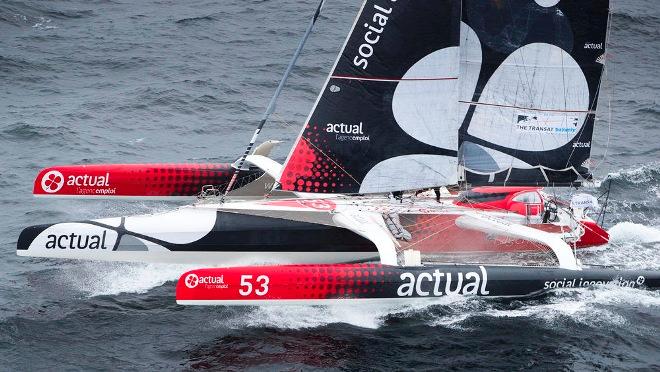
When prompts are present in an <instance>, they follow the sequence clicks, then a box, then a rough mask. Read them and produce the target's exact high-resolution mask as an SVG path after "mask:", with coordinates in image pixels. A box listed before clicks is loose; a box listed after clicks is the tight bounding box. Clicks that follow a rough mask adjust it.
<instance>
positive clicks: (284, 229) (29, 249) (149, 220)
mask: <svg viewBox="0 0 660 372" xmlns="http://www.w3.org/2000/svg"><path fill="white" fill-rule="evenodd" d="M17 254H18V255H20V256H33V257H52V258H68V259H86V260H107V261H139V262H162V263H197V264H210V265H222V266H225V265H231V264H243V265H245V264H248V263H261V264H265V263H279V264H282V263H329V262H352V261H356V260H365V259H374V258H377V257H378V250H377V249H376V247H375V245H374V244H373V243H372V242H371V241H369V240H368V239H365V238H363V237H361V236H359V235H357V234H355V233H354V232H352V231H350V230H348V229H344V228H341V227H335V226H329V225H323V224H319V223H312V222H301V221H292V220H286V219H281V218H271V217H265V216H250V215H244V214H237V213H230V212H222V211H217V210H216V209H214V208H181V209H178V210H175V211H173V212H168V213H161V214H155V215H144V216H133V217H122V218H109V219H101V220H93V221H82V222H74V223H59V224H53V225H37V226H32V227H29V228H26V229H25V230H23V232H22V233H21V235H20V237H19V240H18V249H17Z"/></svg>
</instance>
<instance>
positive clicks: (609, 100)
mask: <svg viewBox="0 0 660 372" xmlns="http://www.w3.org/2000/svg"><path fill="white" fill-rule="evenodd" d="M612 13H613V12H612V10H611V9H610V12H609V15H608V19H607V34H606V36H605V50H604V51H603V70H604V75H605V82H606V83H609V84H607V86H608V87H609V89H610V90H609V92H608V93H609V94H608V98H607V143H606V145H605V152H604V153H603V160H601V161H600V162H599V163H598V164H596V165H595V166H594V168H593V170H592V173H593V172H595V171H596V170H597V169H598V168H600V166H601V165H602V164H603V163H605V161H606V160H607V155H608V152H609V149H610V140H611V137H612V97H613V96H614V87H615V85H614V84H612V82H613V81H614V78H612V79H610V78H609V76H610V73H609V71H610V69H612V70H614V66H613V65H612V64H610V65H609V67H608V65H607V49H608V45H609V40H610V35H611V31H612ZM615 74H616V73H615V72H614V71H613V72H612V75H615Z"/></svg>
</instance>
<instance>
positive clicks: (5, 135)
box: [0, 123, 74, 141]
mask: <svg viewBox="0 0 660 372" xmlns="http://www.w3.org/2000/svg"><path fill="white" fill-rule="evenodd" d="M73 133H74V132H73V131H72V130H71V129H69V128H67V127H64V126H57V127H50V126H40V125H33V124H28V123H16V124H11V125H9V126H7V127H6V128H5V129H3V130H2V131H0V139H5V140H8V141H33V140H35V139H36V140H41V139H52V138H61V137H62V136H64V135H66V134H73Z"/></svg>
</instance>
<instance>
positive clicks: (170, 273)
mask: <svg viewBox="0 0 660 372" xmlns="http://www.w3.org/2000/svg"><path fill="white" fill-rule="evenodd" d="M194 268H198V266H189V265H168V264H134V263H117V262H85V263H83V264H80V265H76V266H73V267H70V268H67V269H66V270H64V271H63V272H62V273H61V274H60V277H61V280H62V281H63V282H68V283H70V284H71V285H72V286H73V287H74V288H76V289H78V290H80V291H81V292H85V293H87V294H88V295H89V296H101V295H117V294H120V293H145V292H147V291H149V290H150V289H153V288H155V287H159V286H161V285H163V284H165V283H166V282H168V281H175V280H178V279H179V276H180V275H181V274H183V273H184V272H186V271H188V270H191V269H194ZM172 301H174V293H172Z"/></svg>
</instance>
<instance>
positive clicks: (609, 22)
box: [566, 9, 612, 179]
mask: <svg viewBox="0 0 660 372" xmlns="http://www.w3.org/2000/svg"><path fill="white" fill-rule="evenodd" d="M611 29H612V12H611V10H609V9H608V16H607V30H606V32H605V48H604V49H603V56H605V57H606V56H607V45H608V41H609V38H610V31H611ZM606 62H607V58H604V59H603V67H602V69H603V71H604V73H601V76H600V79H599V80H598V86H597V88H596V91H597V92H600V90H601V87H602V86H603V76H607V69H606ZM598 97H600V94H595V95H594V99H593V100H592V102H590V104H589V112H588V113H587V116H586V117H585V119H584V120H585V122H586V121H587V120H589V114H593V115H594V125H593V126H594V130H595V127H596V111H595V110H593V108H594V107H595V106H596V105H597V104H598ZM609 104H610V106H609V108H610V110H611V107H612V106H611V96H610V101H609ZM610 114H611V112H610ZM609 125H610V128H611V125H612V124H611V120H610V123H609ZM585 127H586V125H583V126H582V128H580V133H579V136H578V138H581V137H582V133H583V132H584V130H585ZM592 136H593V133H592ZM607 146H608V148H609V133H608V145H607ZM575 150H576V147H574V148H573V149H572V150H571V153H570V154H569V156H568V161H567V163H566V166H568V164H570V162H571V158H572V157H573V154H574V153H575ZM604 160H605V159H604V158H603V161H604ZM594 170H595V169H594ZM576 173H578V172H576ZM590 173H591V174H592V175H593V172H590ZM578 175H580V174H579V173H578ZM580 177H582V178H583V179H586V178H585V177H583V176H582V175H580Z"/></svg>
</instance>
